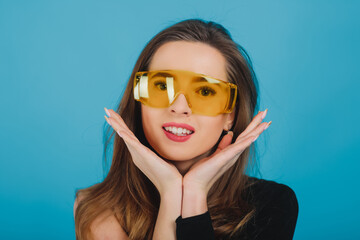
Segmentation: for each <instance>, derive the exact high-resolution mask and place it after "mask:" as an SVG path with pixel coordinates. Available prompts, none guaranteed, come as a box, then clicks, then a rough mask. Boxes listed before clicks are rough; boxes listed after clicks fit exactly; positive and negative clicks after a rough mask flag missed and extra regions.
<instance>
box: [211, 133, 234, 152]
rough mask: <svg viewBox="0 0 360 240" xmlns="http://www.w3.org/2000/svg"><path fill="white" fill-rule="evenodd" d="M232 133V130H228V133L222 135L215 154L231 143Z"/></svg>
mask: <svg viewBox="0 0 360 240" xmlns="http://www.w3.org/2000/svg"><path fill="white" fill-rule="evenodd" d="M233 135H234V134H233V132H232V131H229V132H228V134H226V135H225V136H223V138H222V139H221V141H220V143H219V145H218V147H217V149H216V151H215V153H214V154H217V153H218V152H220V151H221V150H223V149H224V148H226V147H227V146H229V145H230V144H231V140H232V139H233Z"/></svg>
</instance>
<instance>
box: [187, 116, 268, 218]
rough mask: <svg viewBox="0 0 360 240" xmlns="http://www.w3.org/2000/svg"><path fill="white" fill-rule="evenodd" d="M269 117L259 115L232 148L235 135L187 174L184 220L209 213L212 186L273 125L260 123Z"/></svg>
mask: <svg viewBox="0 0 360 240" xmlns="http://www.w3.org/2000/svg"><path fill="white" fill-rule="evenodd" d="M266 113H267V111H265V112H259V113H258V114H257V115H256V116H255V117H254V119H253V120H252V121H251V123H250V124H249V125H248V127H247V128H246V129H245V130H244V132H242V133H241V134H240V135H239V136H238V137H237V139H236V141H235V142H234V143H233V144H231V140H232V138H233V135H232V133H229V134H227V135H225V136H224V137H223V139H222V140H221V141H220V143H219V145H218V148H217V150H216V151H215V152H214V153H213V154H212V155H211V156H209V157H206V158H204V159H201V160H199V161H198V162H197V163H195V164H194V165H193V166H192V167H191V168H190V170H189V171H188V172H187V173H186V174H185V176H184V179H183V188H184V189H183V212H182V215H183V217H184V216H185V217H187V216H193V215H197V214H201V213H204V212H206V210H207V204H206V199H207V194H208V191H209V190H210V188H211V186H212V185H213V184H214V183H215V182H216V181H217V180H218V179H219V178H220V176H222V175H223V174H224V173H225V172H226V171H227V170H228V169H229V168H230V167H231V166H233V165H234V164H235V162H236V161H237V159H238V157H239V156H240V155H241V154H242V152H243V151H244V150H245V149H246V148H247V147H249V146H250V144H251V143H252V142H253V141H255V140H256V139H257V137H258V136H259V135H260V134H261V133H262V132H263V131H264V130H265V129H266V128H267V127H268V126H269V125H270V124H271V122H269V123H267V122H263V123H261V121H262V120H263V118H264V117H265V115H266Z"/></svg>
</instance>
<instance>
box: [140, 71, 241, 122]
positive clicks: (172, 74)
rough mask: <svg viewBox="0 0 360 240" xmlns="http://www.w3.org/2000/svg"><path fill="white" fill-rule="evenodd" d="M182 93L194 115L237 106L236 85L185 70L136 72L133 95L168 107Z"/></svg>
mask: <svg viewBox="0 0 360 240" xmlns="http://www.w3.org/2000/svg"><path fill="white" fill-rule="evenodd" d="M180 94H183V95H184V96H185V98H186V101H187V103H188V105H189V107H190V109H191V111H192V113H193V114H200V115H207V116H216V115H218V114H222V113H231V112H232V111H233V109H234V107H235V103H236V95H237V87H236V85H235V84H232V83H229V82H226V81H223V80H220V79H216V78H213V77H210V76H206V75H203V74H200V73H194V72H190V71H185V70H156V71H142V72H137V73H136V74H135V77H134V98H135V100H137V101H140V102H141V103H143V104H145V105H147V106H150V107H155V108H166V107H169V106H170V105H171V104H172V103H173V102H174V100H175V99H176V98H177V97H178V96H179V95H180Z"/></svg>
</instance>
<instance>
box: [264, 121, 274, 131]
mask: <svg viewBox="0 0 360 240" xmlns="http://www.w3.org/2000/svg"><path fill="white" fill-rule="evenodd" d="M271 123H272V121H270V122H269V123H268V124H267V125H266V127H265V128H264V130H266V129H267V128H268V127H269V126H270V124H271Z"/></svg>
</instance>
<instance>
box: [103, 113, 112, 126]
mask: <svg viewBox="0 0 360 240" xmlns="http://www.w3.org/2000/svg"><path fill="white" fill-rule="evenodd" d="M104 117H105V119H106V121H107V123H108V124H109V125H110V126H111V123H110V120H109V119H108V118H107V117H106V116H105V115H104Z"/></svg>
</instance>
